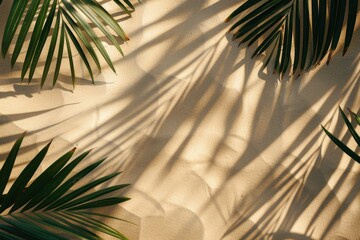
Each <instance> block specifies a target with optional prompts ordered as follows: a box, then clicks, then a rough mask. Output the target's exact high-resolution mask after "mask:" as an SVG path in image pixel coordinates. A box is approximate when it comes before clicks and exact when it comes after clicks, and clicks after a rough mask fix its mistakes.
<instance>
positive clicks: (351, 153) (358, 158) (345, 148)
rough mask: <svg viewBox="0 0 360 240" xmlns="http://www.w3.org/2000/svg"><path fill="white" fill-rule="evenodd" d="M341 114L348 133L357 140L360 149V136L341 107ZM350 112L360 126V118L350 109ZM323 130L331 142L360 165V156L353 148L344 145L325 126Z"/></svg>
mask: <svg viewBox="0 0 360 240" xmlns="http://www.w3.org/2000/svg"><path fill="white" fill-rule="evenodd" d="M339 110H340V113H341V117H342V119H343V120H344V122H345V124H346V126H347V128H348V131H349V132H350V134H351V136H352V138H353V139H354V140H355V142H356V143H357V145H358V147H360V136H359V134H358V133H357V132H356V131H355V129H354V127H353V126H352V125H351V123H350V121H349V119H348V118H347V117H346V115H345V113H344V111H343V110H342V109H341V108H340V107H339ZM348 110H349V112H350V113H351V115H352V116H353V117H354V118H355V120H356V122H357V124H358V125H359V126H360V118H359V116H358V115H357V114H356V113H354V112H352V111H351V110H350V109H348ZM321 127H322V128H323V130H324V131H325V133H326V135H328V136H329V138H330V139H331V141H333V142H334V143H335V144H336V145H337V146H338V147H339V148H340V149H341V150H342V151H343V152H344V153H346V154H347V155H348V156H350V157H351V158H352V159H354V160H355V161H356V162H358V163H360V156H359V154H357V153H356V152H355V151H353V150H352V149H351V148H349V147H348V146H347V145H346V144H345V143H343V142H342V141H341V140H339V139H338V138H337V137H335V136H334V135H333V134H332V133H330V132H329V131H328V130H326V128H324V126H321Z"/></svg>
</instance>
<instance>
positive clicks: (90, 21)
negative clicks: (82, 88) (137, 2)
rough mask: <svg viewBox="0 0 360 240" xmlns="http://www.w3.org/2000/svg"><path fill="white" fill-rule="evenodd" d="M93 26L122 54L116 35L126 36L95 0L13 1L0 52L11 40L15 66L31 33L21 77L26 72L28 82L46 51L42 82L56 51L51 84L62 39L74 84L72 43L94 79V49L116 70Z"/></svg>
mask: <svg viewBox="0 0 360 240" xmlns="http://www.w3.org/2000/svg"><path fill="white" fill-rule="evenodd" d="M113 1H114V2H115V3H116V4H117V6H119V7H120V9H121V10H122V11H124V12H125V13H126V14H128V15H131V12H133V11H134V5H133V4H132V3H131V2H130V1H129V0H113ZM0 3H1V2H0ZM33 23H34V27H33V29H32V33H30V27H31V25H32V24H33ZM92 26H95V27H96V28H98V29H99V30H100V31H101V32H102V34H103V35H104V36H105V37H106V38H107V39H108V40H109V41H110V42H111V43H112V44H113V45H114V46H115V47H116V49H117V50H118V51H119V53H120V54H122V55H123V52H122V50H121V48H120V46H119V42H118V40H117V39H116V37H118V38H120V39H121V40H122V41H127V40H129V38H128V37H127V36H126V34H125V32H124V31H123V29H122V28H121V27H120V26H119V24H118V23H117V22H116V20H115V19H114V18H113V17H112V16H111V15H110V14H109V13H108V12H107V11H106V10H105V9H104V8H103V7H102V6H101V4H99V3H98V2H97V1H96V0H42V1H40V0H34V1H29V0H23V1H13V3H12V6H11V8H10V13H9V17H8V19H7V22H6V26H5V30H4V35H3V39H2V45H1V53H2V55H3V57H5V55H6V54H7V53H8V51H9V48H10V45H11V43H12V41H14V42H15V45H14V50H13V51H12V56H11V65H12V66H14V64H15V63H16V62H17V60H18V57H19V54H20V52H21V50H22V49H24V48H25V47H24V43H25V40H26V37H27V36H28V35H31V37H30V42H29V45H28V46H27V47H26V55H25V60H24V62H23V65H22V70H21V80H22V81H23V80H24V78H25V76H26V75H28V82H31V80H32V79H33V76H34V72H35V69H36V67H37V66H38V63H39V59H40V56H41V54H42V53H43V52H45V53H46V54H47V56H46V60H45V64H44V70H43V73H42V77H41V81H40V84H41V87H42V86H43V85H44V83H45V81H46V79H47V76H48V73H49V70H50V67H51V63H52V59H53V56H54V54H56V56H57V60H56V65H55V73H54V77H53V81H52V82H53V86H54V85H55V84H56V81H57V79H58V76H59V71H60V67H61V62H62V57H63V54H64V41H65V42H66V50H67V52H68V57H69V64H70V69H71V78H72V83H73V85H74V84H75V71H74V64H73V62H74V61H73V56H72V52H71V45H73V46H74V47H75V48H76V50H77V51H78V53H79V55H80V57H81V59H82V60H83V62H84V64H85V66H86V68H87V70H88V72H89V74H90V77H91V79H92V81H93V82H94V76H93V71H92V67H91V64H90V62H89V60H90V59H92V61H93V62H94V63H95V65H96V67H97V68H98V69H99V70H101V66H100V62H99V57H98V53H97V52H96V49H97V51H98V52H99V53H100V55H101V56H102V57H103V58H104V59H105V61H106V63H107V64H108V66H109V67H110V68H111V69H112V70H113V71H114V72H116V71H115V68H114V66H113V63H112V60H111V58H110V56H109V54H108V52H107V51H106V49H105V48H104V45H103V44H102V42H101V40H100V38H99V34H97V33H96V32H95V31H94V29H93V27H92ZM17 30H18V31H19V33H18V35H16V32H17ZM47 41H49V44H48V45H49V47H48V48H47V49H45V45H46V44H45V43H46V42H47ZM56 47H57V53H56ZM88 58H89V59H88Z"/></svg>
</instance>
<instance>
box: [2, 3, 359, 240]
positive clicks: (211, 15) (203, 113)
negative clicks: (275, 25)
mask: <svg viewBox="0 0 360 240" xmlns="http://www.w3.org/2000/svg"><path fill="white" fill-rule="evenodd" d="M237 2H238V1H237V0H222V1H220V0H195V1H194V0H171V1H166V0H144V1H143V4H136V9H137V10H136V12H135V13H134V14H133V17H132V18H131V19H127V20H124V19H123V18H124V16H123V15H116V17H117V19H119V21H121V25H122V26H123V28H124V29H125V31H126V32H127V33H128V35H129V37H130V41H129V42H128V43H126V44H123V45H122V48H123V50H124V52H125V55H126V56H125V57H121V56H119V55H115V54H113V56H112V57H113V60H114V62H115V65H116V70H117V75H116V74H114V73H112V71H111V70H110V69H108V68H107V67H106V64H105V63H103V66H104V69H103V71H102V72H101V73H97V75H96V83H95V85H91V81H90V80H89V77H88V74H87V73H86V69H85V67H84V66H83V65H82V63H81V61H80V60H79V57H78V56H77V57H75V59H76V64H77V65H76V69H77V71H76V74H77V76H79V78H78V79H77V82H78V85H77V86H76V88H75V89H74V90H72V87H71V84H68V83H69V81H70V77H69V69H68V68H67V67H66V62H67V57H64V63H65V64H64V67H63V68H62V72H61V77H60V83H59V84H58V85H57V86H56V87H55V88H54V89H51V87H50V85H47V86H45V88H44V89H43V90H42V91H40V88H39V84H38V81H39V80H38V79H35V81H34V83H32V84H30V85H28V84H21V83H20V80H19V76H20V67H21V65H20V64H18V65H16V66H15V68H14V69H13V70H11V69H10V60H9V56H7V58H6V59H2V58H1V59H0V98H1V99H0V114H1V115H0V124H1V132H0V137H1V138H0V141H1V146H2V147H1V154H2V155H1V156H2V157H3V156H4V154H5V153H6V152H8V151H9V149H10V146H11V144H12V143H13V141H14V139H16V138H17V137H18V136H19V134H20V133H22V132H23V131H24V130H29V133H28V137H27V139H26V141H25V148H24V149H23V152H22V155H21V159H20V160H19V161H20V162H25V161H27V160H28V159H29V158H30V157H31V156H33V155H34V153H35V152H36V151H37V150H38V149H40V148H41V147H42V146H43V145H44V143H45V142H47V141H49V140H50V139H52V138H55V140H54V143H53V146H52V148H51V151H50V155H49V157H48V161H47V162H46V163H45V165H44V166H46V165H48V164H50V163H51V159H52V157H55V156H58V155H59V154H61V153H62V152H63V151H64V150H68V149H70V148H71V147H72V146H78V148H79V151H78V152H79V153H80V152H81V151H84V150H86V149H89V148H92V147H97V148H96V149H95V150H94V153H93V154H92V157H90V158H89V159H88V162H91V161H94V160H96V159H98V158H100V157H103V156H108V157H109V158H108V160H107V162H106V164H105V165H104V166H103V167H102V168H101V169H99V171H97V172H96V173H94V175H93V176H92V177H97V176H100V175H101V174H104V173H106V172H110V171H123V173H122V174H121V175H120V176H119V177H118V178H117V179H115V180H114V183H115V182H122V183H131V184H132V185H131V187H130V188H128V189H127V191H126V192H125V193H124V194H125V195H126V196H128V197H131V198H132V200H131V201H129V202H127V203H125V204H122V205H120V206H119V207H114V208H111V209H104V211H106V212H109V213H111V214H113V215H116V216H120V217H124V218H126V219H127V220H130V221H133V222H134V223H135V224H136V225H129V224H124V223H119V222H117V221H115V222H111V224H112V226H115V227H118V228H119V229H120V230H121V231H123V232H124V233H125V234H126V235H127V236H128V237H129V238H130V239H142V240H150V239H151V240H173V239H174V240H175V239H186V240H190V239H191V240H192V239H193V240H201V239H205V240H217V239H260V238H265V239H354V240H355V239H359V238H360V228H359V227H358V223H359V221H360V195H359V189H360V180H359V172H360V166H359V164H356V163H354V162H353V161H351V160H350V159H349V157H347V156H346V155H344V154H342V153H341V151H340V150H339V149H337V148H336V147H335V146H334V144H332V143H330V141H329V139H328V138H326V137H325V135H324V133H323V132H322V131H321V127H320V124H323V125H324V126H326V127H327V128H328V129H329V130H331V131H332V132H334V133H335V135H337V136H341V137H342V138H343V139H345V141H349V139H350V135H349V134H348V133H346V128H345V126H344V124H343V123H342V121H340V119H339V112H338V109H337V108H338V106H341V107H349V108H351V109H353V110H354V111H358V109H359V100H360V96H359V75H360V64H359V58H360V54H359V49H360V45H359V39H360V33H359V32H357V33H356V34H355V36H354V40H353V43H352V45H351V47H350V49H349V51H348V54H347V55H346V56H345V57H341V56H338V55H336V56H335V57H334V59H333V61H332V62H331V63H330V66H329V67H326V66H323V65H320V66H318V67H317V68H316V69H314V70H313V71H311V72H310V73H308V74H304V75H303V76H302V77H301V78H299V79H297V80H290V81H288V80H289V79H283V80H282V81H279V79H278V78H277V76H274V75H272V74H268V73H267V69H265V70H264V69H262V62H261V59H255V60H252V59H251V55H252V50H253V49H249V50H247V49H244V48H237V44H236V43H233V42H231V41H230V38H231V36H230V35H228V34H226V31H227V29H228V27H229V25H228V24H225V23H224V19H225V18H226V17H227V15H228V14H229V13H230V12H231V11H232V10H233V9H234V7H235V6H237ZM9 7H10V4H9V3H7V2H5V3H4V4H2V6H1V7H0V27H1V32H2V31H3V29H4V24H5V20H4V19H6V16H7V13H8V10H9ZM105 7H107V9H110V10H111V11H113V12H115V10H116V9H115V8H113V7H114V6H113V5H112V4H111V3H109V2H108V3H106V6H105ZM105 44H106V43H105ZM106 45H107V44H106ZM107 49H108V50H109V51H110V52H115V51H113V49H115V48H114V47H113V46H110V45H107ZM22 57H24V54H22ZM41 72H42V69H41V67H40V68H38V70H37V73H36V74H37V77H39V76H41V75H40V74H41ZM345 133H346V134H345ZM349 144H350V145H351V146H355V143H354V142H352V141H349ZM19 167H21V166H19Z"/></svg>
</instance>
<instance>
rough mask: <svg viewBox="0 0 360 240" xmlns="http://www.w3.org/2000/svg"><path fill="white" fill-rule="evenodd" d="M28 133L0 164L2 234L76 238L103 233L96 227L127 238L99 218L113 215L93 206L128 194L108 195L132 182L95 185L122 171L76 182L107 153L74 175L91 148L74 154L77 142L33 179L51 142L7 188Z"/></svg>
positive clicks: (5, 236) (6, 236)
mask: <svg viewBox="0 0 360 240" xmlns="http://www.w3.org/2000/svg"><path fill="white" fill-rule="evenodd" d="M23 138H24V135H23V136H21V137H20V138H19V139H18V140H17V141H16V142H15V144H14V146H13V147H12V149H11V151H10V153H9V154H8V156H7V158H6V160H5V162H4V164H3V166H2V168H1V170H0V194H1V195H0V196H1V197H0V213H1V215H0V237H1V239H44V240H45V239H46V240H48V239H66V238H65V237H63V236H64V234H67V235H69V236H71V237H72V238H75V239H100V238H99V236H98V235H97V234H96V233H97V232H102V233H105V234H108V235H111V236H113V237H116V238H118V239H126V237H125V236H124V235H123V234H121V233H120V232H119V231H117V230H115V229H114V228H112V227H110V226H108V225H107V224H105V223H103V222H101V221H99V220H96V218H95V217H96V216H101V217H108V218H109V217H110V218H113V217H111V216H107V215H102V214H98V213H96V212H92V211H90V210H92V209H96V208H100V207H106V206H112V205H116V204H119V203H121V202H124V201H127V200H129V198H125V197H106V196H107V195H108V194H110V193H114V192H115V191H117V190H120V189H122V188H124V187H126V186H128V184H120V185H115V186H111V187H106V188H103V189H100V190H96V191H94V188H95V187H96V186H99V185H100V184H102V183H104V182H106V181H108V180H110V179H112V178H113V177H115V176H117V175H118V174H119V173H112V174H109V175H106V176H104V177H101V178H98V179H95V180H93V181H90V182H88V183H85V184H84V185H82V186H80V187H78V186H77V184H76V183H77V182H78V181H80V180H82V179H83V178H84V177H86V176H87V175H89V174H90V173H91V172H92V171H93V170H95V169H96V168H97V167H98V166H99V165H100V164H101V163H102V162H103V161H104V160H105V159H102V160H99V161H97V162H95V163H92V164H90V165H89V166H87V167H85V168H83V169H81V170H80V171H78V172H77V173H76V174H73V175H72V176H70V174H71V172H72V171H73V170H74V169H75V168H76V167H77V166H78V164H79V163H80V162H82V161H83V160H84V159H85V158H86V156H87V155H88V154H89V153H90V151H86V152H85V153H82V154H81V155H79V156H78V157H76V158H75V159H74V160H70V159H71V157H72V156H73V154H74V152H75V148H74V149H72V150H70V151H69V152H67V153H65V154H64V155H62V156H61V157H60V158H58V159H57V160H56V161H55V162H53V163H52V164H51V165H50V166H49V167H48V168H47V169H46V170H45V171H43V173H41V174H40V175H39V176H38V177H36V178H35V179H32V178H33V175H34V173H35V172H36V170H37V168H38V167H39V166H40V164H41V162H42V161H43V159H44V158H45V156H46V153H47V151H48V149H49V147H50V144H51V142H50V143H48V144H47V145H46V146H45V147H44V148H43V149H42V150H41V151H40V152H39V153H38V154H37V155H36V156H35V157H34V158H33V159H32V160H31V161H30V162H29V163H28V164H27V166H26V167H25V168H24V170H23V171H22V172H21V173H20V174H19V176H18V177H17V178H16V179H15V181H14V183H13V184H12V186H11V187H10V189H9V191H8V192H7V193H4V190H5V187H6V185H7V184H8V182H9V178H10V174H11V170H12V169H13V166H14V162H15V160H16V158H17V155H18V152H19V149H20V146H21V142H22V140H23ZM74 186H75V187H74Z"/></svg>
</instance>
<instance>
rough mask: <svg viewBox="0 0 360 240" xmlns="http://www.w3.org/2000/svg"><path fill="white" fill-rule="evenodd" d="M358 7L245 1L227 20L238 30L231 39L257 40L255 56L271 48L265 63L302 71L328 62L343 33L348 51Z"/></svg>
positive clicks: (333, 1)
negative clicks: (270, 61)
mask: <svg viewBox="0 0 360 240" xmlns="http://www.w3.org/2000/svg"><path fill="white" fill-rule="evenodd" d="M357 9H358V0H305V1H300V0H260V1H258V0H247V1H244V3H243V4H241V5H240V6H239V7H238V8H237V9H236V10H235V11H233V12H232V13H231V14H230V15H229V17H228V18H227V19H226V20H225V21H226V22H228V21H231V20H233V19H236V20H235V23H234V24H233V25H232V26H231V27H230V29H229V32H233V33H234V35H233V40H238V41H239V45H241V44H243V43H247V44H248V46H250V45H252V44H253V43H255V42H258V41H259V45H258V47H257V48H256V50H255V51H254V54H253V57H254V56H259V55H260V54H262V53H264V52H265V51H267V50H269V52H270V54H269V56H268V60H267V61H266V62H265V65H264V66H265V67H266V66H267V64H268V63H269V60H270V59H273V60H274V62H275V63H274V69H273V71H274V72H277V73H279V74H281V75H283V74H285V73H286V72H287V71H288V70H289V69H290V68H292V72H293V74H296V75H298V74H301V73H302V72H303V71H307V70H309V69H311V68H313V67H314V66H316V65H318V64H319V63H320V62H321V61H322V60H323V59H324V58H325V57H326V56H328V57H327V63H329V62H330V60H331V58H332V56H333V53H334V52H335V50H336V49H337V47H338V45H339V39H340V36H341V34H342V32H344V34H345V40H344V46H343V54H345V53H346V51H347V49H348V47H349V45H350V42H351V39H352V35H353V32H354V27H355V22H356V16H357ZM344 24H345V25H346V29H345V30H344V31H343V30H342V29H343V25H344ZM275 49H277V50H275ZM274 52H277V53H278V54H277V55H276V56H275V55H273V53H274Z"/></svg>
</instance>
